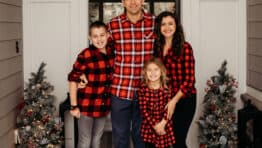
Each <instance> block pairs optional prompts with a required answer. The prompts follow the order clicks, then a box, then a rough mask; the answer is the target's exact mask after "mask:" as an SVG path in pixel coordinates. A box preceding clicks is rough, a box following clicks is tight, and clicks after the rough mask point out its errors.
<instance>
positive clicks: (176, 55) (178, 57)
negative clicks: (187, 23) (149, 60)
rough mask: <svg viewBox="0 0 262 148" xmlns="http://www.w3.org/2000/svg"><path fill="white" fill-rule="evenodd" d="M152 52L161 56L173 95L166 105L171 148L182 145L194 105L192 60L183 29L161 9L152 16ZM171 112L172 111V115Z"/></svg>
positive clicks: (193, 65) (190, 49) (184, 142)
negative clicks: (169, 120) (171, 127)
mask: <svg viewBox="0 0 262 148" xmlns="http://www.w3.org/2000/svg"><path fill="white" fill-rule="evenodd" d="M155 34H156V35H157V39H156V41H155V45H154V55H155V56H159V57H160V58H162V60H163V62H164V64H165V66H166V68H167V76H168V77H169V78H170V83H171V86H172V91H173V93H174V94H175V95H174V96H173V98H172V99H171V100H170V101H169V102H168V104H167V106H166V107H167V110H168V119H171V117H173V118H172V120H173V130H174V133H175V137H176V143H175V144H174V145H173V147H174V148H186V147H187V146H186V136H187V133H188V130H189V127H190V125H191V122H192V119H193V117H194V113H195V108H196V89H195V86H194V84H195V70H194V69H195V59H194V56H193V51H192V48H191V45H190V44H189V43H188V42H186V41H185V37H184V33H183V28H182V26H181V24H180V23H179V20H178V19H177V17H176V16H175V14H173V13H171V12H167V11H165V12H162V13H160V14H159V15H158V16H157V18H156V26H155ZM173 113H174V114H173Z"/></svg>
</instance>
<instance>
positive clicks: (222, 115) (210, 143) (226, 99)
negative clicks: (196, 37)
mask: <svg viewBox="0 0 262 148" xmlns="http://www.w3.org/2000/svg"><path fill="white" fill-rule="evenodd" d="M226 65H227V62H226V61H224V62H223V64H222V66H221V68H220V69H219V70H218V75H215V76H212V77H211V80H208V81H207V86H208V88H206V89H205V91H206V95H205V97H204V102H203V104H204V111H203V115H202V116H201V117H200V119H199V121H198V125H199V130H200V131H199V133H200V135H199V141H200V148H236V147H237V124H236V112H235V103H236V97H235V96H234V95H235V92H236V88H237V85H238V84H237V82H236V79H235V78H234V77H233V76H231V75H229V74H228V73H226V70H227V68H226Z"/></svg>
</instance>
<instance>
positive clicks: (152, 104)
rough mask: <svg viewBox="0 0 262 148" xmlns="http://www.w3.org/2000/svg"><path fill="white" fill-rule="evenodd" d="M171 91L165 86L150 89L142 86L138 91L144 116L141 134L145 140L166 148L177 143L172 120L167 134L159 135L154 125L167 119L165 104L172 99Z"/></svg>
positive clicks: (158, 147)
mask: <svg viewBox="0 0 262 148" xmlns="http://www.w3.org/2000/svg"><path fill="white" fill-rule="evenodd" d="M171 98H172V94H171V91H170V90H168V89H164V88H159V89H150V88H148V87H146V86H142V87H141V89H140V90H139V91H138V101H139V107H140V111H141V115H142V118H143V121H142V126H141V136H142V138H143V141H145V142H149V143H152V144H154V145H155V147H156V148H166V147H169V146H171V145H173V144H174V143H175V136H174V132H173V128H172V127H173V126H172V120H168V122H167V124H166V127H165V131H166V134H165V135H158V134H157V133H156V132H155V130H154V129H153V126H155V125H156V124H157V123H159V122H160V121H161V120H162V119H163V118H165V119H166V120H167V110H165V106H166V104H167V103H168V101H169V100H171Z"/></svg>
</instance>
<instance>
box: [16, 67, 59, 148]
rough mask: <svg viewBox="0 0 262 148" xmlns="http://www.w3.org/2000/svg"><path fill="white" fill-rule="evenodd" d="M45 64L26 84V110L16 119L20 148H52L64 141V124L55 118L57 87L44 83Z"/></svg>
mask: <svg viewBox="0 0 262 148" xmlns="http://www.w3.org/2000/svg"><path fill="white" fill-rule="evenodd" d="M45 65H46V64H45V63H41V65H40V67H39V69H38V71H37V73H31V76H32V77H31V78H30V79H29V84H26V89H25V99H24V107H23V108H22V110H21V112H20V113H19V115H18V116H17V124H16V125H17V128H18V129H17V134H18V135H17V138H16V140H17V147H18V148H39V147H49V148H52V147H54V146H55V145H57V144H60V143H61V142H62V137H61V131H62V126H63V124H62V123H61V121H60V118H58V117H55V116H54V115H53V114H54V111H55V107H54V106H53V104H52V103H53V101H54V99H55V97H54V96H53V95H52V94H51V93H52V92H53V90H54V87H53V86H52V85H51V84H50V83H49V82H47V81H45V79H46V77H45V76H44V74H45V70H44V67H45Z"/></svg>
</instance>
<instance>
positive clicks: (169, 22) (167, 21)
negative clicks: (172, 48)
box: [160, 16, 176, 38]
mask: <svg viewBox="0 0 262 148" xmlns="http://www.w3.org/2000/svg"><path fill="white" fill-rule="evenodd" d="M160 32H161V34H162V35H163V36H164V37H165V38H173V35H174V34H175V32H176V22H175V19H174V18H173V17H171V16H166V17H163V19H162V22H161V26H160Z"/></svg>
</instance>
